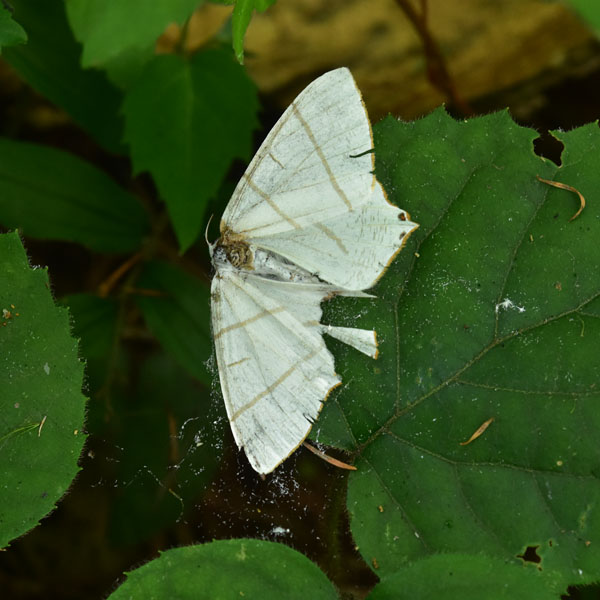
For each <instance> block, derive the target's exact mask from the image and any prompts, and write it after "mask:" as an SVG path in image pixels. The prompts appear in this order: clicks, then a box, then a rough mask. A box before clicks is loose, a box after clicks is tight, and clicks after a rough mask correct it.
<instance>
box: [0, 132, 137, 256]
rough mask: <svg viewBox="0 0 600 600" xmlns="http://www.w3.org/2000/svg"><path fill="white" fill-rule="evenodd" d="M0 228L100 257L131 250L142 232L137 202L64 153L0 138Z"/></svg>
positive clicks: (101, 176) (101, 173)
mask: <svg viewBox="0 0 600 600" xmlns="http://www.w3.org/2000/svg"><path fill="white" fill-rule="evenodd" d="M0 223H2V224H3V225H4V226H6V227H18V228H20V229H22V230H23V232H24V233H25V234H26V235H30V236H33V237H39V238H43V239H55V240H66V241H72V242H79V243H80V244H83V245H85V246H87V247H89V248H92V249H94V250H98V251H102V252H127V251H130V250H135V249H136V248H138V247H139V245H140V244H141V241H142V236H143V235H144V233H145V232H146V230H147V227H148V220H147V216H146V213H145V211H144V210H143V208H142V206H141V205H140V204H139V203H138V201H137V200H136V198H134V197H133V196H131V195H130V194H129V193H128V192H126V191H125V190H123V189H122V188H121V187H119V186H118V185H117V184H116V183H115V182H114V181H113V180H112V179H111V178H110V177H108V176H107V175H106V174H105V173H104V172H103V171H100V170H99V169H97V168H96V167H93V166H92V165H90V164H89V163H86V162H84V161H83V160H81V159H79V158H77V157H75V156H72V155H71V154H68V153H66V152H61V151H60V150H55V149H53V148H47V147H45V146H38V145H36V144H28V143H23V142H15V141H13V140H8V139H5V138H0Z"/></svg>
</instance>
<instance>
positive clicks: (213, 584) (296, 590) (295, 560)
mask: <svg viewBox="0 0 600 600" xmlns="http://www.w3.org/2000/svg"><path fill="white" fill-rule="evenodd" d="M131 597H135V598H151V597H152V598H181V599H182V600H185V599H186V598H194V599H196V600H204V599H206V600H209V599H210V600H212V599H213V598H215V599H216V598H218V599H219V600H228V599H231V600H234V599H235V600H237V599H238V598H260V597H264V598H286V599H289V600H305V599H306V598H314V599H315V600H335V599H337V598H338V594H337V592H336V591H335V588H334V587H333V586H332V584H331V583H330V582H329V581H328V580H327V577H325V575H324V574H323V573H322V572H321V571H320V570H319V569H318V568H317V567H316V566H315V565H314V564H313V563H312V562H311V561H310V560H308V559H307V558H306V557H305V556H303V555H302V554H300V553H299V552H296V551H295V550H292V549H291V548H288V547H287V546H284V545H282V544H275V543H273V542H264V541H261V540H247V539H238V540H221V541H216V542H212V543H210V544H204V545H203V546H194V547H189V548H175V549H173V550H167V551H166V552H163V553H162V554H161V556H160V558H158V559H156V560H154V561H152V562H151V563H148V564H147V565H144V566H143V567H140V568H139V569H137V570H136V571H132V572H131V573H128V574H127V580H126V581H125V583H124V584H123V585H121V587H120V588H119V589H117V591H116V592H114V593H113V594H112V595H111V596H110V598H111V599H112V600H119V599H120V598H131Z"/></svg>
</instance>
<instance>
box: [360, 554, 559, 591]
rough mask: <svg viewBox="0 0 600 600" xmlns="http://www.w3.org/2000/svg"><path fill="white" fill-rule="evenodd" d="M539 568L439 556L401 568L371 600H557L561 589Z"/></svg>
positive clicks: (462, 556)
mask: <svg viewBox="0 0 600 600" xmlns="http://www.w3.org/2000/svg"><path fill="white" fill-rule="evenodd" d="M546 579H547V578H545V576H544V575H542V573H540V572H539V571H538V570H537V569H535V568H533V567H532V568H525V567H523V566H521V565H513V564H508V563H506V562H504V561H502V560H499V559H497V558H489V557H486V556H477V555H468V554H437V555H434V556H430V557H428V558H425V559H423V560H420V561H417V562H415V563H412V564H409V565H406V566H403V567H401V568H400V569H399V570H398V571H397V572H396V573H394V574H393V575H391V576H389V577H385V578H384V579H382V581H381V583H379V584H378V585H376V586H375V588H374V589H373V591H372V592H371V594H369V596H368V600H396V599H398V598H407V599H408V598H410V600H429V599H430V598H444V600H464V599H465V598H477V600H500V599H501V598H507V599H510V600H517V599H523V600H530V599H533V598H535V600H556V599H557V598H558V597H559V589H557V588H555V587H554V586H553V585H552V584H553V582H552V581H550V582H549V583H548V581H546Z"/></svg>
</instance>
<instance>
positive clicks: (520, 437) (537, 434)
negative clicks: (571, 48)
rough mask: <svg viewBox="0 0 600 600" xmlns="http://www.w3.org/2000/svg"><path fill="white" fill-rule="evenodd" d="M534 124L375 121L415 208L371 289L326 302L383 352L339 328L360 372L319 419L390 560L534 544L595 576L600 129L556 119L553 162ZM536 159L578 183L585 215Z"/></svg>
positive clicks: (546, 566) (387, 567)
mask: <svg viewBox="0 0 600 600" xmlns="http://www.w3.org/2000/svg"><path fill="white" fill-rule="evenodd" d="M535 137H536V133H535V132H534V131H532V130H528V129H524V128H519V127H517V126H516V125H515V124H514V123H513V122H512V121H511V119H510V118H509V116H508V114H507V113H499V114H495V115H491V116H488V117H482V118H477V119H473V120H470V121H468V122H456V121H454V120H452V119H451V118H449V117H448V116H447V115H446V114H445V113H444V112H443V111H442V110H439V111H436V112H435V113H433V114H432V115H430V116H429V117H427V118H425V119H422V120H420V121H417V122H415V123H410V124H409V123H401V122H398V121H396V120H394V119H391V118H389V119H387V120H385V121H383V122H382V123H381V124H379V126H378V127H376V149H377V171H378V174H379V177H380V179H381V180H382V182H383V183H384V185H385V187H386V189H387V190H388V191H389V193H390V196H391V198H392V200H393V201H394V202H396V203H397V204H398V205H400V206H401V207H402V208H405V209H407V210H408V211H409V212H410V213H411V216H412V218H413V219H414V220H415V221H416V222H418V223H420V228H419V229H418V230H417V231H416V232H415V234H414V235H413V236H412V237H411V239H410V240H409V242H408V244H407V247H406V248H405V249H404V250H403V252H401V253H400V255H399V257H398V259H397V261H396V262H395V264H394V265H393V266H392V267H391V268H390V269H389V271H388V273H387V275H386V276H385V277H384V278H383V280H382V282H381V284H380V285H379V286H378V287H377V288H375V290H374V293H375V294H376V295H377V296H378V299H377V300H360V301H358V300H355V301H349V300H347V299H340V300H339V301H337V302H336V303H335V304H334V305H333V306H329V307H328V310H327V314H328V316H329V319H330V321H331V322H332V323H334V324H338V323H339V322H340V321H341V324H350V323H351V324H352V325H355V326H361V327H374V328H375V329H376V330H377V332H378V334H379V336H380V341H381V344H380V358H379V360H378V361H377V362H372V361H370V360H369V359H367V358H363V357H362V356H359V355H357V354H356V353H354V351H352V350H351V349H346V348H342V347H341V344H334V346H335V351H336V355H337V357H338V360H337V362H338V366H339V368H340V371H341V373H342V376H343V377H344V379H345V381H347V382H348V384H349V385H347V386H345V387H344V388H343V389H342V390H341V392H340V393H338V394H337V395H336V394H334V395H333V397H332V399H331V401H330V402H328V403H327V405H326V408H325V410H324V414H323V416H322V418H321V419H320V420H319V422H318V423H317V425H316V426H315V435H316V436H317V437H318V439H320V440H322V441H325V442H328V443H332V444H336V445H339V446H342V447H345V448H348V449H353V450H355V451H356V455H357V460H356V463H355V464H356V466H357V467H358V471H356V472H355V473H353V474H351V476H350V480H349V492H348V508H349V511H350V515H351V521H352V530H353V533H354V536H355V539H356V541H357V544H358V546H359V547H360V551H361V553H362V554H363V556H364V558H365V559H366V560H367V562H368V563H369V564H373V562H375V563H377V564H378V565H379V570H378V571H377V573H378V575H380V576H386V575H389V574H391V573H393V572H395V571H396V570H398V569H399V568H400V566H401V565H402V564H404V563H405V562H407V561H415V560H417V559H419V558H422V557H426V556H428V555H430V554H433V553H437V552H471V551H472V550H473V548H476V549H477V550H478V551H481V552H484V553H486V554H488V555H490V556H492V557H498V558H501V559H503V560H508V561H513V562H518V561H520V560H521V559H519V558H517V557H518V555H523V553H524V552H525V551H526V549H527V548H528V547H534V548H536V549H537V554H538V555H539V557H540V558H541V563H540V568H541V569H543V571H544V572H545V573H552V572H553V571H554V572H555V573H558V574H559V575H560V577H562V578H563V581H564V582H565V585H566V583H576V584H578V583H585V582H591V581H593V580H597V579H598V577H600V485H599V481H598V478H599V477H600V454H599V452H598V447H597V440H598V432H599V427H600V411H598V409H597V407H598V401H599V399H600V361H599V360H598V356H600V321H599V319H598V317H599V316H600V298H599V292H600V245H599V244H598V239H600V203H598V201H597V197H598V195H597V194H598V193H597V190H598V189H600V169H598V147H599V145H600V144H599V142H600V135H599V131H598V127H597V126H596V125H590V126H587V127H583V128H581V129H578V130H575V131H572V132H570V133H568V134H560V136H559V137H560V139H561V140H562V141H563V143H564V144H565V147H566V150H565V154H564V160H563V165H562V167H560V168H558V167H556V165H554V164H553V163H551V162H549V161H543V160H541V159H539V158H538V157H536V156H535V155H534V154H533V151H532V140H533V139H534V138H535ZM536 175H540V176H541V177H544V178H546V179H553V178H554V179H556V180H558V181H561V182H564V183H567V184H570V185H572V186H575V187H576V188H577V189H579V190H580V191H581V192H582V193H583V194H584V196H586V198H587V206H586V208H585V209H584V210H583V212H582V213H581V215H580V216H579V217H577V218H576V219H575V220H574V221H572V222H570V221H569V219H570V217H571V216H572V215H573V214H574V213H575V212H576V210H577V208H578V207H579V199H578V198H577V196H576V195H575V194H574V193H571V192H568V191H563V190H557V189H555V188H552V187H550V186H549V185H547V184H545V183H541V182H539V181H538V180H537V179H536ZM344 303H345V304H346V306H345V308H344V312H343V313H342V311H341V310H340V304H344ZM357 314H360V317H359V318H356V317H355V315H357ZM343 315H353V316H352V317H351V318H350V317H348V316H346V317H345V318H344V316H343ZM344 321H346V322H345V323H344ZM489 419H494V421H493V422H492V423H491V425H490V426H489V427H488V429H487V430H485V431H484V432H483V433H482V434H481V436H480V437H479V438H478V439H475V440H474V441H473V442H472V443H470V444H467V445H461V444H460V443H461V442H464V441H466V440H468V439H469V438H470V436H471V434H472V433H474V432H475V431H477V429H478V428H479V426H480V425H482V424H483V423H485V422H487V421H488V420H489Z"/></svg>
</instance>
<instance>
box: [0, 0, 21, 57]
mask: <svg viewBox="0 0 600 600" xmlns="http://www.w3.org/2000/svg"><path fill="white" fill-rule="evenodd" d="M26 41H27V34H26V33H25V30H24V29H23V28H22V27H21V26H20V25H19V24H18V23H17V22H16V21H13V19H12V15H11V14H10V12H9V11H8V10H7V9H6V8H3V7H2V6H0V52H1V51H2V48H3V47H5V46H16V45H17V44H24V43H25V42H26Z"/></svg>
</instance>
